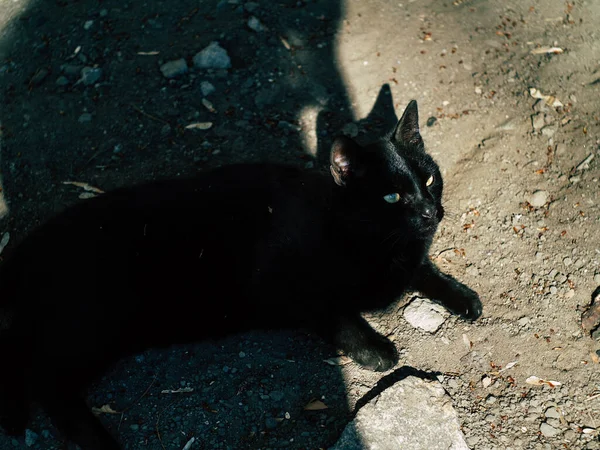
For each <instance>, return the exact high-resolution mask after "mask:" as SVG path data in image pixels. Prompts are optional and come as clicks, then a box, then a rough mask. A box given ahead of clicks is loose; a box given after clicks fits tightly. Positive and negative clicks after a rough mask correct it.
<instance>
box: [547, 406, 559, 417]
mask: <svg viewBox="0 0 600 450" xmlns="http://www.w3.org/2000/svg"><path fill="white" fill-rule="evenodd" d="M544 415H545V416H546V417H549V418H551V419H560V413H559V412H558V410H557V409H556V408H555V407H554V406H551V407H550V408H548V409H547V410H546V411H545V412H544Z"/></svg>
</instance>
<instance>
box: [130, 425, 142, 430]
mask: <svg viewBox="0 0 600 450" xmlns="http://www.w3.org/2000/svg"><path fill="white" fill-rule="evenodd" d="M129 428H130V429H131V431H138V430H139V429H140V426H139V425H138V424H137V423H132V424H131V425H129Z"/></svg>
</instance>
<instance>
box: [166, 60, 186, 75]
mask: <svg viewBox="0 0 600 450" xmlns="http://www.w3.org/2000/svg"><path fill="white" fill-rule="evenodd" d="M160 71H161V72H162V74H163V76H164V77H165V78H175V77H178V76H180V75H183V74H185V73H187V71H188V66H187V63H186V62H185V59H183V58H180V59H176V60H174V61H168V62H166V63H164V64H163V65H162V66H160Z"/></svg>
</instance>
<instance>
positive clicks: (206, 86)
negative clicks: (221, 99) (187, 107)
mask: <svg viewBox="0 0 600 450" xmlns="http://www.w3.org/2000/svg"><path fill="white" fill-rule="evenodd" d="M216 90H217V88H216V87H214V86H213V84H212V83H210V82H208V81H203V82H202V83H200V91H202V95H203V96H204V97H208V96H209V95H210V94H212V93H213V92H215V91H216Z"/></svg>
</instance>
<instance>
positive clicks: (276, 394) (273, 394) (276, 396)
mask: <svg viewBox="0 0 600 450" xmlns="http://www.w3.org/2000/svg"><path fill="white" fill-rule="evenodd" d="M269 397H271V400H274V401H276V402H280V401H281V400H283V392H281V391H273V392H271V393H270V394H269Z"/></svg>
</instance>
